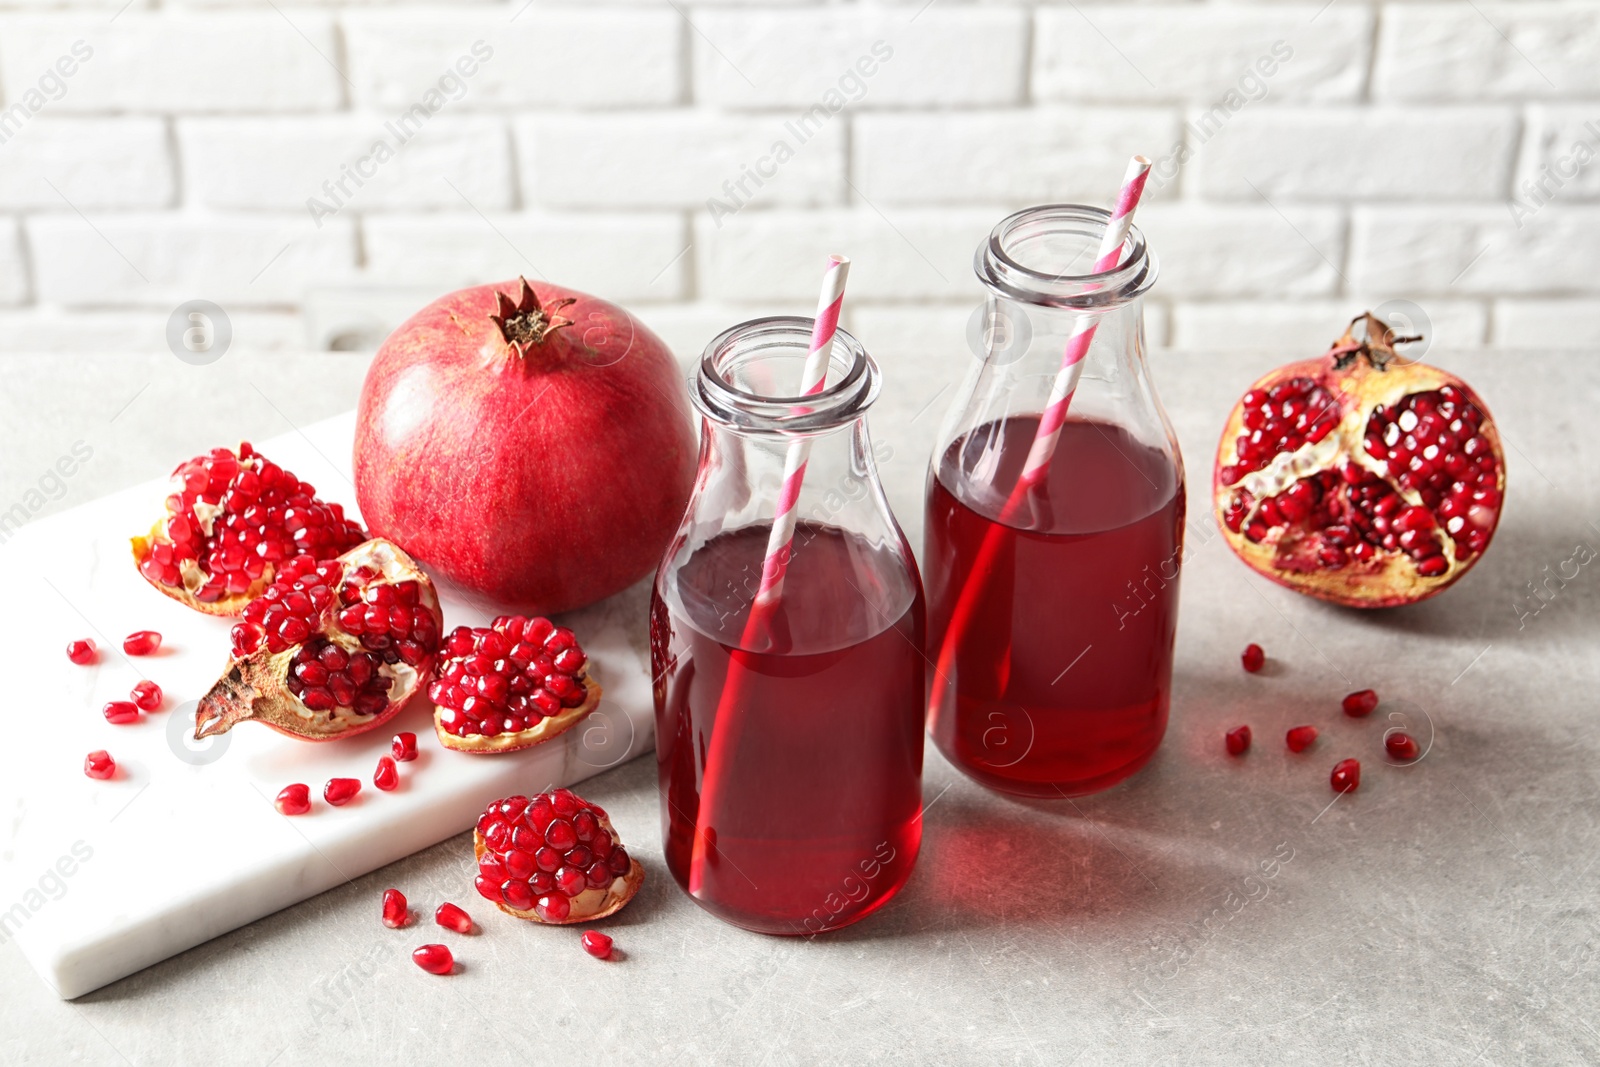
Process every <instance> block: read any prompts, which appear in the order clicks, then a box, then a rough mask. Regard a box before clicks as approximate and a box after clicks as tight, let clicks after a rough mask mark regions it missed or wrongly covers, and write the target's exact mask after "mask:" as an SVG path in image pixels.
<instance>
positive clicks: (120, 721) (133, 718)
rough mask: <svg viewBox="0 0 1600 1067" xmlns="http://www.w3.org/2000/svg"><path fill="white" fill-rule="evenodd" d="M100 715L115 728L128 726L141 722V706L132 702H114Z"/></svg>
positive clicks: (101, 711)
mask: <svg viewBox="0 0 1600 1067" xmlns="http://www.w3.org/2000/svg"><path fill="white" fill-rule="evenodd" d="M100 714H102V715H104V716H105V717H106V722H109V723H111V724H112V725H113V726H126V725H127V724H128V723H130V722H138V721H139V705H137V704H135V703H134V702H133V701H131V700H113V701H111V702H110V703H109V704H107V705H106V706H105V707H103V708H101V709H100Z"/></svg>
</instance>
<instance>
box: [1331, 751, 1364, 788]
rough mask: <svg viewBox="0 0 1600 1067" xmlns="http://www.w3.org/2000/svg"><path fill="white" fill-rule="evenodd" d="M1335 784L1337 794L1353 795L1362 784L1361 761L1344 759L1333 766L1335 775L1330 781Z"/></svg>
mask: <svg viewBox="0 0 1600 1067" xmlns="http://www.w3.org/2000/svg"><path fill="white" fill-rule="evenodd" d="M1329 781H1330V782H1331V783H1332V784H1333V791H1334V792H1335V793H1353V792H1355V790H1356V787H1358V786H1359V785H1360V784H1361V761H1360V760H1353V759H1342V760H1340V761H1339V762H1338V763H1335V764H1334V765H1333V775H1332V777H1331V778H1330V779H1329Z"/></svg>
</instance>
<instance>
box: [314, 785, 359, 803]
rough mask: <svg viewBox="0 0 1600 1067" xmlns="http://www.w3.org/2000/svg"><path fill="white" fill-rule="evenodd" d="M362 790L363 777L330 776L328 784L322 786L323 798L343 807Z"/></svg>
mask: <svg viewBox="0 0 1600 1067" xmlns="http://www.w3.org/2000/svg"><path fill="white" fill-rule="evenodd" d="M359 792H361V779H359V778H329V779H328V784H327V785H325V786H323V787H322V799H323V800H326V801H327V802H328V803H329V804H332V805H333V806H334V807H336V808H338V807H343V806H344V805H346V804H348V803H349V802H350V800H351V799H352V798H353V797H354V796H355V795H356V794H357V793H359Z"/></svg>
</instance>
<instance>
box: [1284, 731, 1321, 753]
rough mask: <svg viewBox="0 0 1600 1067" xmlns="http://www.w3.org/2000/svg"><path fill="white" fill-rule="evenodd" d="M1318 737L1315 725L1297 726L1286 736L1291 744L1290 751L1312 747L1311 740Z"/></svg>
mask: <svg viewBox="0 0 1600 1067" xmlns="http://www.w3.org/2000/svg"><path fill="white" fill-rule="evenodd" d="M1316 739H1317V728H1316V727H1315V726H1296V727H1295V728H1294V729H1292V730H1290V731H1289V733H1288V735H1287V736H1286V737H1285V738H1284V740H1285V741H1286V742H1287V743H1288V745H1289V751H1290V752H1304V751H1305V750H1306V749H1308V748H1310V747H1311V742H1313V741H1315V740H1316Z"/></svg>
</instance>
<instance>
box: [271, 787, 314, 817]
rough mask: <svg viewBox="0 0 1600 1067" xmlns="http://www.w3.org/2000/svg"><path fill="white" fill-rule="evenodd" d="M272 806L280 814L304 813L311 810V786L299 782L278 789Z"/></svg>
mask: <svg viewBox="0 0 1600 1067" xmlns="http://www.w3.org/2000/svg"><path fill="white" fill-rule="evenodd" d="M273 806H274V807H276V808H277V809H278V814H280V815H304V814H305V813H306V812H308V811H310V810H311V787H310V786H308V785H302V784H301V783H299V782H296V783H295V784H294V785H286V786H284V787H283V789H282V790H280V791H279V793H278V799H277V800H275V801H273Z"/></svg>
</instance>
